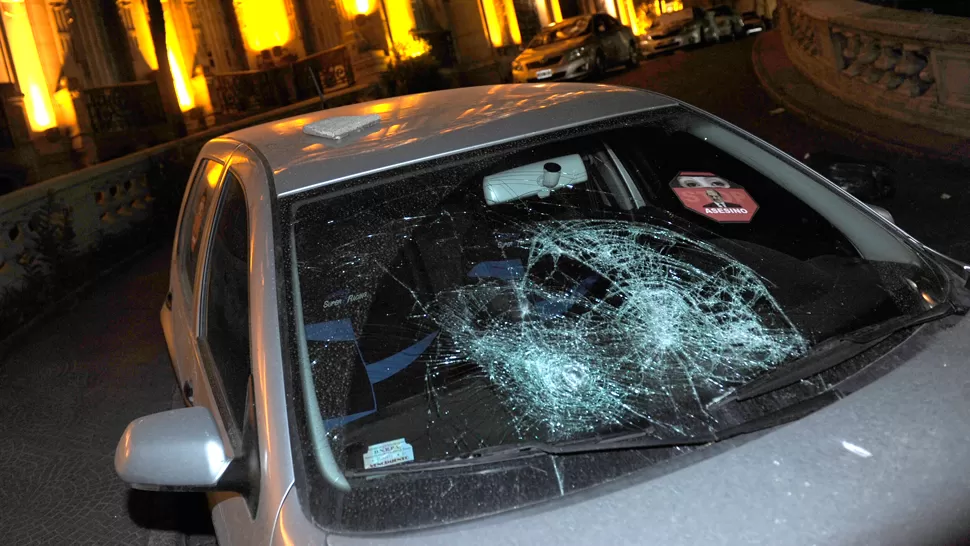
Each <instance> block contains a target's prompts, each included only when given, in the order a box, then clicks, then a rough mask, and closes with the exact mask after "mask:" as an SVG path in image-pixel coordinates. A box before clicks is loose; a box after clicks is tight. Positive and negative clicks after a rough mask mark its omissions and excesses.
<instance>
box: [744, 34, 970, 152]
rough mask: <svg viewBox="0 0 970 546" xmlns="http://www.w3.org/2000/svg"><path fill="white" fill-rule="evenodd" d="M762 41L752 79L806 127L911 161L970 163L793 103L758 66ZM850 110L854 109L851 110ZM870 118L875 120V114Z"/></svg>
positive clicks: (753, 55) (754, 59) (761, 38)
mask: <svg viewBox="0 0 970 546" xmlns="http://www.w3.org/2000/svg"><path fill="white" fill-rule="evenodd" d="M764 41H765V36H764V34H762V35H760V36H758V37H757V38H755V43H754V45H753V47H752V50H751V64H752V66H753V68H754V73H755V77H757V78H758V83H759V84H761V87H762V88H763V89H764V90H765V92H766V93H767V94H768V96H769V97H771V99H772V100H774V101H775V102H777V103H778V104H780V105H781V106H783V107H784V108H785V110H787V111H789V112H791V113H792V114H794V115H795V116H797V117H799V118H801V119H802V120H804V121H806V122H808V123H811V124H813V125H816V126H819V127H821V128H822V129H825V130H828V131H833V132H836V133H839V134H842V135H844V136H847V137H849V138H858V139H862V140H864V141H867V142H869V143H871V144H875V145H877V146H880V147H882V148H885V149H887V150H889V151H892V152H896V153H902V154H906V155H908V156H911V157H917V158H930V159H939V160H944V161H949V162H955V163H967V162H970V159H968V158H966V157H963V156H960V155H955V154H950V153H945V152H940V151H939V150H937V149H935V148H927V147H923V146H919V145H917V144H913V143H910V142H900V141H898V140H893V139H888V138H884V137H880V136H876V135H873V134H872V133H870V132H867V131H866V130H865V129H863V128H861V127H859V126H857V125H853V124H850V123H846V122H843V121H839V120H836V119H834V118H831V117H829V116H827V115H825V114H823V113H821V112H820V111H818V110H816V109H813V108H811V107H810V106H808V105H805V104H803V103H801V102H798V101H796V100H795V99H793V98H791V97H790V96H788V95H786V94H785V93H784V92H783V91H780V90H779V87H780V86H778V85H776V84H775V83H774V82H773V81H772V79H771V77H770V76H768V74H767V73H766V71H765V67H764V65H763V64H762V62H761V57H762V50H763V44H764ZM847 106H850V105H847ZM852 107H853V108H855V107H854V106H852ZM873 115H874V116H875V115H876V114H873Z"/></svg>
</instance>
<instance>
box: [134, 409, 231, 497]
mask: <svg viewBox="0 0 970 546" xmlns="http://www.w3.org/2000/svg"><path fill="white" fill-rule="evenodd" d="M231 462H232V460H231V458H230V457H229V456H228V455H227V454H226V450H225V448H224V447H223V443H222V437H221V436H220V435H219V428H218V426H217V425H216V421H215V419H214V418H213V417H212V414H211V413H209V410H208V409H206V408H203V407H192V408H183V409H176V410H171V411H165V412H162V413H156V414H154V415H149V416H147V417H141V418H139V419H135V420H134V421H132V422H131V424H129V425H128V428H127V429H125V433H124V434H123V435H122V436H121V440H120V441H119V442H118V447H117V449H116V450H115V472H117V474H118V476H119V477H120V478H121V479H122V480H123V481H125V482H126V483H128V484H130V485H131V486H132V487H134V488H135V489H145V490H149V491H158V490H170V491H213V490H215V489H216V487H217V484H218V483H219V481H220V478H222V476H223V474H225V473H226V469H227V468H228V467H229V464H230V463H231ZM220 489H227V488H220Z"/></svg>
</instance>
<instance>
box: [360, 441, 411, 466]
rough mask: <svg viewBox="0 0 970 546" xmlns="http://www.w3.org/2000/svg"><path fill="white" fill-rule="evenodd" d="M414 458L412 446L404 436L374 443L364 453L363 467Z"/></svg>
mask: <svg viewBox="0 0 970 546" xmlns="http://www.w3.org/2000/svg"><path fill="white" fill-rule="evenodd" d="M413 460H414V448H413V447H411V444H409V443H407V442H406V441H405V440H404V438H398V439H397V440H391V441H390V442H384V443H382V444H374V445H372V446H370V447H368V448H367V453H364V469H366V470H369V469H371V468H381V467H384V466H391V465H395V464H401V463H407V462H411V461H413Z"/></svg>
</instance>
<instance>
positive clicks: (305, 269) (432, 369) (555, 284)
mask: <svg viewBox="0 0 970 546" xmlns="http://www.w3.org/2000/svg"><path fill="white" fill-rule="evenodd" d="M709 123H711V122H709V121H708V120H706V119H705V118H699V117H696V116H694V115H693V114H688V113H686V112H684V111H682V110H680V109H671V110H670V111H669V112H668V113H665V114H663V115H659V114H658V115H657V116H656V119H653V120H652V121H650V122H640V123H637V124H631V123H619V122H618V123H617V125H616V126H614V127H613V128H611V129H609V130H604V131H601V132H597V133H595V134H591V135H586V136H581V137H576V136H570V137H567V136H562V137H557V138H550V139H548V142H546V143H544V144H542V145H530V146H529V147H527V148H524V149H518V150H516V149H511V150H510V149H509V148H507V147H506V148H503V149H502V150H501V151H498V150H493V151H489V150H486V151H483V152H480V153H475V154H471V155H470V156H469V157H467V158H465V159H462V160H461V161H458V162H455V163H453V164H444V165H442V164H441V163H438V164H435V165H434V166H431V167H427V168H425V169H423V170H422V169H421V168H417V169H413V170H411V171H408V172H407V173H402V174H400V175H395V176H394V177H391V178H389V179H386V180H381V179H376V182H375V183H372V184H370V185H366V186H364V187H362V188H359V189H355V190H352V191H341V192H340V193H334V194H332V195H331V194H328V193H326V192H325V193H323V194H321V195H316V196H314V197H312V198H311V199H308V200H307V201H304V202H300V203H297V206H295V207H294V210H295V212H294V215H293V220H292V225H293V230H294V248H295V255H296V269H297V275H298V282H299V294H300V296H299V297H300V299H301V304H302V317H301V320H302V322H301V323H300V325H299V327H301V328H303V333H304V335H305V339H306V347H305V354H306V355H307V359H308V361H307V363H306V364H307V365H308V366H309V367H310V369H311V371H312V379H313V385H314V386H313V390H314V392H315V396H316V402H315V403H316V404H317V407H316V409H315V411H316V412H318V413H317V416H318V417H319V418H320V419H321V420H322V422H323V423H324V428H325V429H326V437H327V441H328V442H329V445H330V447H331V448H332V451H333V454H334V457H335V458H336V461H337V463H338V464H339V465H340V467H341V468H343V469H345V470H355V471H366V470H371V469H379V468H383V467H387V466H392V465H400V464H407V463H410V462H414V461H417V462H422V461H425V462H426V461H438V460H443V459H449V458H454V457H460V456H462V455H463V454H468V453H470V452H472V451H475V450H480V449H482V448H489V447H493V446H502V445H511V444H517V443H524V442H530V441H531V442H535V441H540V442H557V441H566V440H574V439H582V438H590V437H595V436H597V435H603V434H614V433H618V432H624V431H644V430H649V431H650V434H651V435H653V436H655V437H656V438H660V439H662V438H672V437H685V436H691V435H701V434H708V433H709V432H710V431H712V430H717V429H718V427H720V426H722V425H723V423H719V422H717V420H716V419H715V417H714V416H712V415H709V414H708V412H707V410H706V408H707V407H708V405H709V404H710V403H711V402H712V401H713V400H715V399H717V398H718V397H720V396H722V395H724V394H725V393H726V392H728V391H729V389H732V388H734V387H736V386H739V385H741V384H743V383H745V382H748V381H750V380H752V379H754V378H755V377H757V376H759V375H761V374H763V373H765V372H767V371H770V370H772V369H774V368H775V367H777V366H779V365H781V364H782V363H785V362H788V361H790V360H792V359H795V358H798V357H799V356H801V355H803V354H805V353H806V352H807V351H809V350H810V349H811V347H813V346H814V345H815V344H817V343H819V342H821V341H823V340H827V339H830V338H832V337H833V336H836V335H839V334H841V333H845V332H850V331H854V330H857V329H858V328H861V327H863V326H866V325H868V324H875V323H879V322H882V321H884V320H887V319H889V318H892V317H896V316H902V315H907V314H911V313H917V312H920V311H922V310H924V309H925V308H926V306H927V305H928V304H927V302H929V301H933V302H940V301H943V300H944V299H945V295H944V293H943V289H942V288H940V284H939V278H938V277H937V276H935V273H933V270H931V268H928V267H926V266H923V265H920V264H921V263H922V262H920V260H919V259H918V258H916V257H913V256H910V257H908V258H906V257H904V259H901V260H900V261H899V262H898V263H897V262H895V261H885V260H871V259H867V258H866V257H865V256H864V254H862V253H861V252H864V251H860V250H859V248H864V245H861V246H860V244H859V243H858V241H859V240H861V239H859V237H861V236H860V235H858V234H850V235H847V234H846V233H843V232H842V231H840V230H839V229H837V228H836V227H835V226H834V225H833V224H832V223H831V222H830V221H829V220H827V219H826V217H825V216H824V214H822V213H821V212H820V211H818V210H816V209H814V208H812V207H810V206H808V205H807V204H806V203H805V202H804V201H802V200H801V199H800V198H797V197H795V196H794V195H793V194H792V193H790V192H789V191H787V190H786V189H785V188H784V187H782V186H781V185H779V183H776V182H775V181H774V180H775V179H773V178H772V177H770V176H768V175H766V174H764V173H762V172H760V171H758V170H756V169H754V168H752V167H751V166H749V165H748V164H746V163H745V162H743V161H741V160H739V159H737V158H735V157H734V156H732V155H731V154H728V153H725V151H724V150H722V149H719V148H717V147H716V146H715V143H714V142H713V140H714V139H713V138H711V139H708V138H707V137H700V136H697V135H696V134H695V133H698V130H699V129H697V128H698V127H701V126H707V125H705V124H709ZM704 134H715V133H704ZM804 184H813V185H815V184H816V183H815V182H813V181H811V180H808V179H806V180H805V181H804ZM818 191H820V192H822V193H828V194H831V195H833V196H835V197H834V198H836V199H840V200H841V199H842V198H841V197H838V195H837V194H836V193H835V192H833V191H831V190H829V189H827V188H824V187H822V186H819V187H818ZM859 214H860V215H861V214H862V213H861V212H860V213H859ZM860 218H862V220H860V222H866V221H868V220H865V217H864V216H860ZM872 225H873V226H876V227H875V228H873V229H880V230H881V229H882V228H880V227H878V224H877V223H875V222H873V223H872ZM873 233H876V232H873ZM874 236H875V235H874ZM879 236H883V235H879ZM914 264H916V265H914Z"/></svg>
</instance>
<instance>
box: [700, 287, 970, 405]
mask: <svg viewBox="0 0 970 546" xmlns="http://www.w3.org/2000/svg"><path fill="white" fill-rule="evenodd" d="M957 312H958V311H957V309H956V308H955V307H954V306H953V305H952V304H950V303H949V302H947V303H942V304H939V305H937V306H935V307H933V308H932V309H929V310H927V311H924V312H922V313H919V314H917V315H908V316H902V317H895V318H891V319H889V320H887V321H884V322H880V323H878V324H874V325H870V326H866V327H864V328H860V329H858V330H856V331H854V332H851V333H848V334H844V335H840V336H835V337H833V338H829V339H827V340H825V341H823V342H822V343H819V344H818V345H816V346H815V347H813V348H812V350H811V351H809V352H808V353H806V354H805V355H803V356H802V357H800V358H798V359H795V360H793V361H791V362H789V363H787V364H784V365H782V366H779V367H778V368H775V369H774V370H772V371H770V372H768V373H766V374H764V375H761V376H759V377H757V378H756V379H754V380H752V381H750V382H748V383H745V384H744V385H741V386H740V387H737V388H736V389H735V390H734V392H733V393H731V394H729V395H727V396H725V397H723V398H721V399H720V400H718V401H717V402H716V403H714V404H713V405H712V407H718V406H722V405H723V404H724V403H726V402H730V401H733V400H747V399H749V398H754V397H755V396H760V395H762V394H767V393H769V392H772V391H775V390H778V389H782V388H784V387H787V386H789V385H792V384H794V383H798V382H799V381H802V380H803V379H808V378H809V377H812V376H814V375H818V374H820V373H822V372H824V371H825V370H828V369H829V368H833V367H835V366H837V365H839V364H841V363H843V362H845V361H846V360H848V359H850V358H852V357H854V356H856V355H858V354H860V353H862V352H864V351H866V350H868V349H870V348H872V347H873V346H875V345H877V344H878V343H880V342H881V341H883V340H885V339H886V338H888V337H889V336H891V335H893V334H894V333H896V332H898V331H900V330H903V329H906V328H912V327H914V326H919V325H920V324H926V323H927V322H932V321H934V320H939V319H941V318H944V317H947V316H950V315H952V314H955V313H957ZM709 409H710V408H709Z"/></svg>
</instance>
